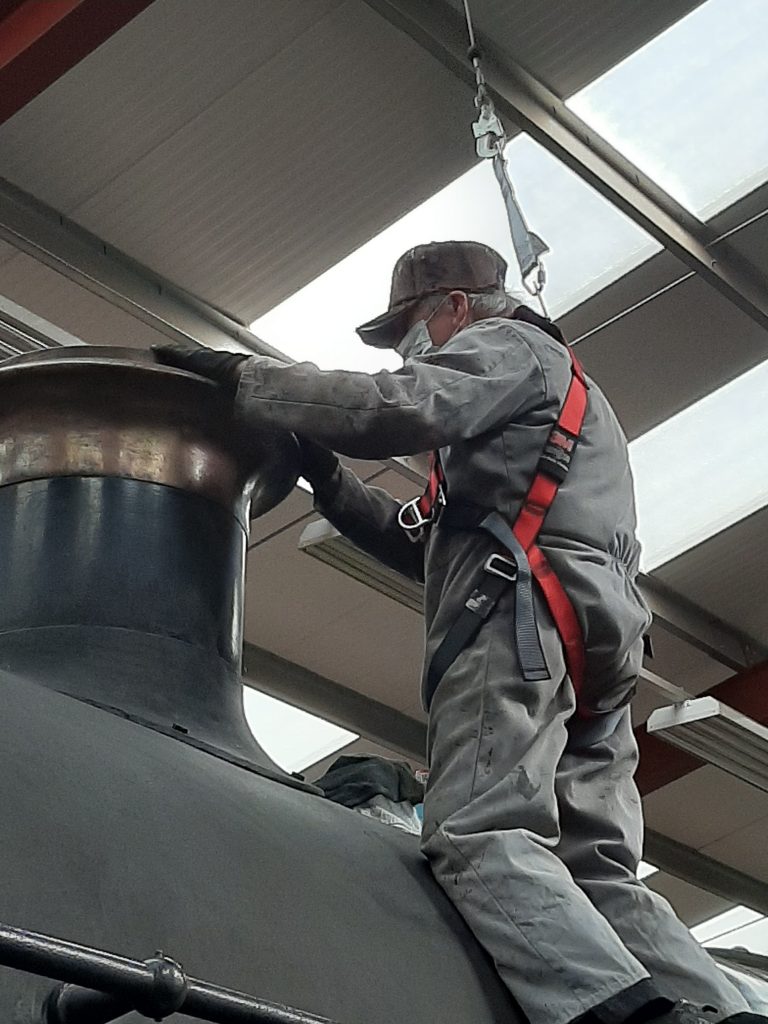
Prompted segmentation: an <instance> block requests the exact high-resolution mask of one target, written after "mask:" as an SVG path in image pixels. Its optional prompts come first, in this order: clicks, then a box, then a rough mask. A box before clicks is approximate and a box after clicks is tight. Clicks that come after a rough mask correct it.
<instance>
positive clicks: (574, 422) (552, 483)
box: [513, 349, 587, 551]
mask: <svg viewBox="0 0 768 1024" xmlns="http://www.w3.org/2000/svg"><path fill="white" fill-rule="evenodd" d="M568 353H569V355H570V357H571V369H572V376H571V383H570V385H569V387H568V391H567V393H566V396H565V401H564V402H563V407H562V409H561V410H560V415H559V416H558V418H557V422H556V423H555V425H554V427H553V428H552V430H551V431H550V433H549V438H548V441H547V445H546V446H545V449H544V451H545V456H544V457H543V458H542V460H541V462H540V463H539V469H538V471H537V473H536V476H535V477H534V478H533V483H532V484H531V486H530V487H529V489H528V493H527V494H526V496H525V500H524V501H523V504H522V507H521V509H520V513H519V515H518V517H517V520H516V522H515V525H514V527H513V529H514V531H515V536H516V537H517V539H518V540H519V541H520V543H521V544H522V545H523V547H524V548H525V550H526V551H527V550H528V549H529V548H530V546H531V545H532V544H533V543H535V541H536V538H537V537H538V536H539V533H540V532H541V527H542V525H543V524H544V519H545V518H546V515H547V512H549V509H550V507H551V505H552V502H553V501H554V500H555V497H556V496H557V491H558V488H559V487H560V484H561V483H562V481H563V479H565V473H566V472H567V471H568V466H569V464H570V460H571V457H572V455H573V452H574V450H575V448H576V442H577V441H578V438H579V435H580V434H581V428H582V426H583V423H584V414H585V412H586V409H587V385H586V382H585V380H584V373H583V371H582V369H581V365H580V364H579V362H578V360H577V359H576V357H575V356H574V354H573V352H572V351H571V349H568ZM547 452H553V453H555V454H553V456H552V457H551V459H548V462H551V465H549V464H545V461H544V460H545V458H547ZM556 459H557V460H559V463H560V469H559V476H553V475H552V470H553V469H555V468H556V461H555V460H556Z"/></svg>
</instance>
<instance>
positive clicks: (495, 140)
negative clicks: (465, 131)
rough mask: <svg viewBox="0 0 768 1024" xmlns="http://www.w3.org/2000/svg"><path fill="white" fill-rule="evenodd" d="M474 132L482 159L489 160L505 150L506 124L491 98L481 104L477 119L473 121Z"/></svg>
mask: <svg viewBox="0 0 768 1024" xmlns="http://www.w3.org/2000/svg"><path fill="white" fill-rule="evenodd" d="M472 134H473V135H474V136H475V150H476V151H477V155H478V156H479V157H480V158H481V159H482V160H489V159H491V158H492V157H494V156H495V155H496V154H497V153H498V152H501V151H503V149H504V143H505V141H506V136H505V134H504V126H503V125H502V123H501V121H500V120H499V115H498V114H497V113H496V111H495V110H494V108H493V104H492V103H491V102H490V101H489V100H486V101H485V102H483V103H482V104H481V105H480V106H479V113H478V115H477V120H476V121H473V122H472Z"/></svg>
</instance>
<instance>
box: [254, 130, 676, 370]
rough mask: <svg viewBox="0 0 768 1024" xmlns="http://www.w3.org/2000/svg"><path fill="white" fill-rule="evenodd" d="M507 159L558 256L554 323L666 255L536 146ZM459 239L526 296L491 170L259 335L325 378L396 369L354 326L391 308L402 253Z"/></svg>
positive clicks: (402, 223) (481, 168) (294, 302)
mask: <svg viewBox="0 0 768 1024" xmlns="http://www.w3.org/2000/svg"><path fill="white" fill-rule="evenodd" d="M468 136H469V133H468ZM467 145H471V140H470V138H469V137H468V139H467ZM507 158H508V161H509V166H510V171H511V176H512V179H513V181H514V184H515V189H516V191H517V194H518V198H519V200H520V203H521V205H522V207H523V210H524V211H525V215H526V218H527V220H528V223H529V225H530V227H531V230H533V231H535V232H537V233H538V234H539V235H540V236H541V237H542V238H543V239H544V240H545V241H546V242H547V244H548V245H549V247H550V249H551V253H550V254H549V255H548V256H547V257H546V258H545V264H546V269H547V276H548V284H547V287H546V292H545V297H546V302H547V306H548V309H549V312H550V314H551V315H554V316H559V315H561V314H562V313H564V312H565V311H566V310H568V309H570V308H571V307H573V306H575V305H577V304H578V303H579V302H581V301H582V300H584V299H586V298H588V297H589V296H590V295H592V294H594V293H595V292H597V291H599V290H600V289H601V288H604V287H605V286H606V285H608V284H610V283H611V281H614V280H616V279H617V278H618V277H620V276H621V275H622V274H624V273H626V272H627V271H628V270H630V269H631V268H632V267H634V266H636V265H637V264H638V263H640V262H642V261H643V260H644V259H646V258H647V257H648V256H650V255H651V254H652V253H654V252H656V251H658V250H659V248H660V246H659V245H658V244H657V243H656V242H654V241H653V239H651V238H650V236H649V235H647V234H646V233H645V232H644V231H643V230H642V229H641V228H639V227H637V226H636V225H635V224H633V223H632V222H631V221H630V220H629V219H628V218H627V217H625V216H624V214H622V213H620V212H619V211H618V210H616V209H615V208H614V207H613V206H611V204H610V203H608V202H607V201H606V200H604V199H603V198H602V197H601V196H599V195H598V194H597V193H596V192H595V191H594V190H593V189H592V188H591V187H590V186H589V185H587V184H585V183H584V182H583V181H582V180H581V179H580V178H579V177H577V175H575V174H574V173H573V172H572V171H570V170H568V168H567V167H565V166H564V165H563V164H561V163H560V162H559V161H558V160H556V159H555V158H554V157H553V156H551V155H550V154H549V153H547V151H546V150H545V149H543V148H542V147H541V146H539V145H538V144H537V143H535V142H534V141H533V140H532V139H531V138H530V137H528V136H525V135H520V136H518V137H517V138H515V139H514V140H513V141H512V142H511V143H510V144H509V146H508V147H507ZM450 238H468V239H474V240H476V241H480V242H485V243H486V244H487V245H491V246H493V248H495V249H497V250H498V251H499V252H501V253H502V255H504V256H505V258H506V259H507V260H508V262H509V263H510V274H509V278H508V285H509V287H510V288H512V289H513V290H516V291H519V290H520V281H519V276H518V273H517V266H516V263H515V261H514V254H513V251H512V246H511V242H510V238H509V228H508V226H507V221H506V213H505V209H504V205H503V203H502V200H501V196H500V194H499V190H498V185H497V183H496V179H495V177H494V175H493V171H492V169H491V166H490V164H489V163H487V162H484V163H480V164H478V165H477V166H475V167H473V168H472V170H471V171H468V172H467V173H466V174H464V175H462V176H461V177H460V178H457V179H456V181H453V182H451V184H450V185H447V186H446V187H445V188H444V189H442V190H441V191H440V192H437V193H436V194H435V195H434V196H432V197H431V198H430V199H427V200H426V201H425V202H424V203H422V204H421V205H420V206H418V207H417V208H416V209H414V210H412V211H411V212H410V213H408V214H406V215H405V216H404V217H402V218H401V219H400V220H399V221H397V222H396V223H395V224H392V225H391V226H390V227H388V228H386V229H385V230H384V231H382V232H381V233H380V234H379V235H377V236H376V237H375V238H372V239H371V240H370V241H369V242H366V244H365V245H363V246H361V247H360V248H359V249H357V250H356V251H355V252H353V253H352V254H351V255H350V256H348V257H346V259H344V260H342V261H341V262H340V263H337V264H336V265H335V266H333V267H331V268H330V269H329V270H327V271H326V272H325V273H324V274H322V275H321V276H320V277H318V278H316V279H315V280H314V281H312V282H311V283H310V284H308V285H307V286H306V287H304V288H302V289H301V290H300V291H298V292H297V293H296V294H294V295H292V296H290V297H289V298H288V299H286V300H285V301H284V302H282V303H280V305H278V306H276V307H275V308H274V309H272V310H271V311H270V312H269V313H267V314H266V315H264V316H262V317H261V318H260V319H258V320H256V321H255V322H254V323H253V324H252V330H253V331H254V333H255V334H257V335H258V336H259V337H261V338H263V339H264V340H265V341H267V342H269V344H271V345H273V346H274V347H275V348H277V349H280V350H281V351H283V352H285V353H286V354H287V355H289V356H291V357H292V358H294V359H299V360H304V359H309V360H311V361H312V362H315V363H317V364H318V365H319V366H320V367H321V368H323V369H334V368H344V369H356V370H365V371H367V372H374V371H376V370H379V369H381V368H382V367H386V368H389V369H392V368H394V367H396V366H398V365H400V361H399V359H398V358H397V357H396V356H394V355H392V354H390V353H383V354H382V353H381V352H378V351H375V350H370V349H366V348H365V346H364V345H362V343H361V342H360V341H359V340H358V338H357V335H356V334H355V327H356V326H357V325H358V324H360V323H363V322H364V321H365V320H368V319H370V318H371V317H373V316H376V315H377V314H378V313H380V312H383V310H384V309H386V307H387V302H388V298H389V282H390V277H391V274H392V268H393V266H394V264H395V261H396V260H397V258H398V257H399V256H400V255H401V254H402V253H403V252H405V251H406V250H407V249H409V248H411V247H412V246H414V245H418V244H420V243H422V242H430V241H443V240H446V239H450ZM531 302H533V300H531Z"/></svg>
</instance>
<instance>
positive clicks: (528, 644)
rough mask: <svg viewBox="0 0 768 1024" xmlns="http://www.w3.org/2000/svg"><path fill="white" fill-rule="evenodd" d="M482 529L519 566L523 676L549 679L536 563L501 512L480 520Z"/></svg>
mask: <svg viewBox="0 0 768 1024" xmlns="http://www.w3.org/2000/svg"><path fill="white" fill-rule="evenodd" d="M480 529H481V530H485V531H486V533H490V534H491V536H492V537H494V538H495V539H496V540H497V541H498V542H499V543H500V544H501V545H502V546H503V547H504V548H505V549H506V551H508V552H509V553H510V554H511V555H512V558H513V560H514V562H515V565H516V566H517V574H516V575H517V578H516V580H515V646H516V648H517V657H518V660H519V662H520V669H521V671H522V673H523V678H524V679H527V680H531V681H534V680H538V679H549V669H548V668H547V659H546V658H545V657H544V651H543V650H542V649H541V640H540V638H539V630H538V627H537V626H536V610H535V608H534V604H533V581H532V578H531V574H532V572H533V566H531V565H530V563H529V559H528V557H527V556H526V553H525V551H524V550H523V546H522V544H520V542H519V541H518V539H517V538H516V537H515V534H514V531H513V530H512V528H511V527H510V525H509V523H508V522H507V521H506V519H505V518H504V517H503V516H502V515H500V514H499V513H498V512H491V513H490V514H489V515H487V516H486V517H485V519H483V521H482V522H481V523H480Z"/></svg>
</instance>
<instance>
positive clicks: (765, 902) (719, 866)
mask: <svg viewBox="0 0 768 1024" xmlns="http://www.w3.org/2000/svg"><path fill="white" fill-rule="evenodd" d="M644 856H645V858H646V860H649V861H650V862H651V864H653V865H654V866H655V867H657V868H659V869H660V870H661V871H665V872H666V873H667V874H669V875H674V876H675V878H681V879H682V880H683V881H684V882H689V883H690V884H691V885H696V886H698V887H699V889H703V890H704V891H705V892H711V893H714V894H715V895H716V896H720V897H722V898H723V899H725V900H728V901H729V902H733V903H737V904H740V905H742V906H745V907H749V908H750V909H751V910H757V911H758V912H759V913H761V914H768V885H766V883H765V882H762V881H760V880H759V879H757V878H754V877H753V876H752V875H746V874H744V872H743V871H738V870H737V869H736V868H732V867H731V866H730V865H728V864H723V862H722V861H719V860H715V859H714V858H713V857H708V856H707V855H706V854H705V853H702V852H701V851H700V850H694V849H693V848H692V847H690V846H685V845H683V843H679V842H677V840H676V839H671V838H670V837H669V836H665V835H663V834H662V833H661V832H654V831H652V830H650V829H648V830H646V833H645V853H644Z"/></svg>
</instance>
